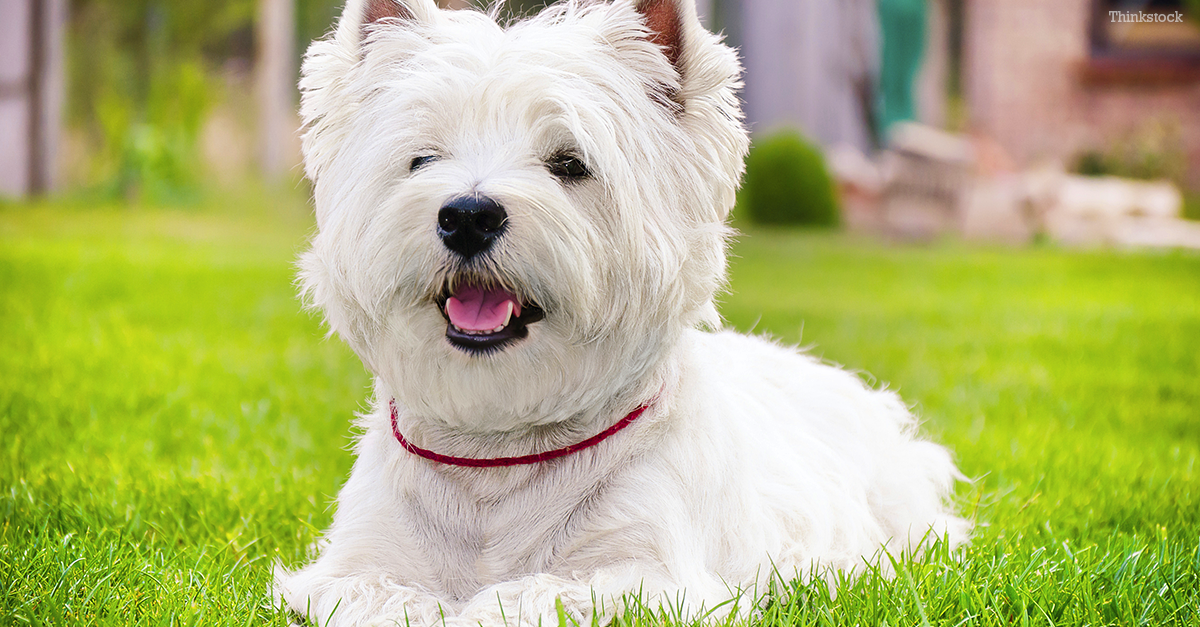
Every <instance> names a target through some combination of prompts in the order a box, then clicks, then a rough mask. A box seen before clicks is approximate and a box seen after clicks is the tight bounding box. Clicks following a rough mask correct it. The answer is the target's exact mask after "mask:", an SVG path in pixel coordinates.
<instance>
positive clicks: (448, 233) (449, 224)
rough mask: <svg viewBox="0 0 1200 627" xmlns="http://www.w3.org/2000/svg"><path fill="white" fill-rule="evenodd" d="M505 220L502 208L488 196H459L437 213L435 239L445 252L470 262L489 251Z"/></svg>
mask: <svg viewBox="0 0 1200 627" xmlns="http://www.w3.org/2000/svg"><path fill="white" fill-rule="evenodd" d="M507 218H508V214H507V213H505V212H504V207H501V206H500V205H499V204H497V203H496V201H494V200H492V199H491V198H488V197H487V196H479V195H476V196H459V197H458V198H452V199H450V200H449V201H447V202H446V204H444V205H442V210H441V211H439V212H438V235H440V236H441V238H442V243H443V244H445V245H446V248H449V249H450V250H453V251H454V252H456V253H458V254H460V255H462V256H463V257H466V258H468V259H469V258H471V257H474V256H475V255H478V254H479V253H481V252H484V251H486V250H487V249H488V248H491V246H492V242H494V241H496V240H497V239H499V238H500V235H501V234H502V233H504V226H505V222H506V219H507Z"/></svg>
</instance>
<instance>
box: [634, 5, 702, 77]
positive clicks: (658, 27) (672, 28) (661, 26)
mask: <svg viewBox="0 0 1200 627" xmlns="http://www.w3.org/2000/svg"><path fill="white" fill-rule="evenodd" d="M633 6H634V8H636V9H637V12H638V13H641V14H642V17H643V18H645V20H646V28H647V29H649V30H650V42H651V43H653V44H655V45H656V46H658V47H659V48H661V49H662V51H663V54H665V55H667V60H668V61H670V62H671V65H672V66H673V67H674V68H675V71H677V72H679V74H680V76H682V75H683V69H684V68H683V67H682V66H681V60H682V55H683V47H684V44H685V43H686V40H687V35H686V34H685V32H684V31H685V28H684V24H685V21H686V20H688V18H690V19H691V20H695V21H696V26H699V25H700V21H699V19H698V18H697V16H696V6H695V2H694V0H636V1H635V2H634V4H633ZM688 13H690V14H688Z"/></svg>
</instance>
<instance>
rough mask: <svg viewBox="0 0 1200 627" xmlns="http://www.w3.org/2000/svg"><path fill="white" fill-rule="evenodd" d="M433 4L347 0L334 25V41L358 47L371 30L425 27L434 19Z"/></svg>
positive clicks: (407, 0) (428, 1) (427, 0)
mask: <svg viewBox="0 0 1200 627" xmlns="http://www.w3.org/2000/svg"><path fill="white" fill-rule="evenodd" d="M437 12H438V8H437V5H436V4H434V2H433V0H349V1H348V2H346V8H345V9H343V10H342V19H341V21H340V22H338V34H337V36H338V39H339V40H340V41H342V42H343V43H346V44H352V45H355V46H357V45H360V43H361V42H362V40H363V38H364V37H365V36H366V35H367V33H368V32H369V31H370V29H371V28H374V27H376V26H378V25H381V24H386V23H389V22H390V23H399V24H404V23H410V24H419V23H424V24H429V23H432V22H433V21H434V20H435V19H436V16H437Z"/></svg>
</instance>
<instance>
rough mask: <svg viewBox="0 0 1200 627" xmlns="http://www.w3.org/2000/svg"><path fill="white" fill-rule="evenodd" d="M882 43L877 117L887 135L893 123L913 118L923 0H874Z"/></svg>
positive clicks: (922, 40)
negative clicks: (876, 4)
mask: <svg viewBox="0 0 1200 627" xmlns="http://www.w3.org/2000/svg"><path fill="white" fill-rule="evenodd" d="M877 2H878V5H879V27H880V34H881V36H882V39H883V43H882V45H881V46H880V54H881V55H882V58H881V64H880V72H879V102H878V106H877V108H876V112H877V117H878V119H877V120H876V124H877V125H878V126H877V129H878V131H879V136H880V137H883V138H886V137H887V136H888V135H887V132H888V128H889V127H891V125H893V124H895V123H896V122H901V121H904V120H915V119H916V117H917V111H916V98H915V97H914V91H915V83H916V78H917V71H918V69H920V66H921V55H922V54H923V53H924V51H925V25H926V23H927V22H926V19H925V11H926V7H925V0H877Z"/></svg>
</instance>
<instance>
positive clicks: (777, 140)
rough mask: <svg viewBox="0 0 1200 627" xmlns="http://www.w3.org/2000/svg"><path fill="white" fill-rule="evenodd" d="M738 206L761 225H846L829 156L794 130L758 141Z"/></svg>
mask: <svg viewBox="0 0 1200 627" xmlns="http://www.w3.org/2000/svg"><path fill="white" fill-rule="evenodd" d="M737 208H738V213H739V214H744V215H745V216H746V217H747V218H749V219H750V220H751V221H752V222H756V223H758V224H800V225H808V226H836V225H837V224H838V223H839V221H840V217H839V209H838V204H837V200H836V196H835V194H834V188H833V179H832V178H831V177H830V175H829V172H828V170H827V169H826V166H825V157H824V156H823V155H822V154H821V151H820V149H819V148H817V147H816V146H814V145H813V144H811V143H809V142H808V141H807V140H805V139H804V138H803V137H801V136H800V135H799V134H798V133H795V132H791V131H785V132H781V133H777V134H775V135H770V136H766V137H760V138H758V139H756V140H755V141H754V145H753V146H751V148H750V154H749V156H748V157H747V158H746V176H745V178H744V179H743V181H742V189H741V191H740V192H739V193H738V202H737Z"/></svg>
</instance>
